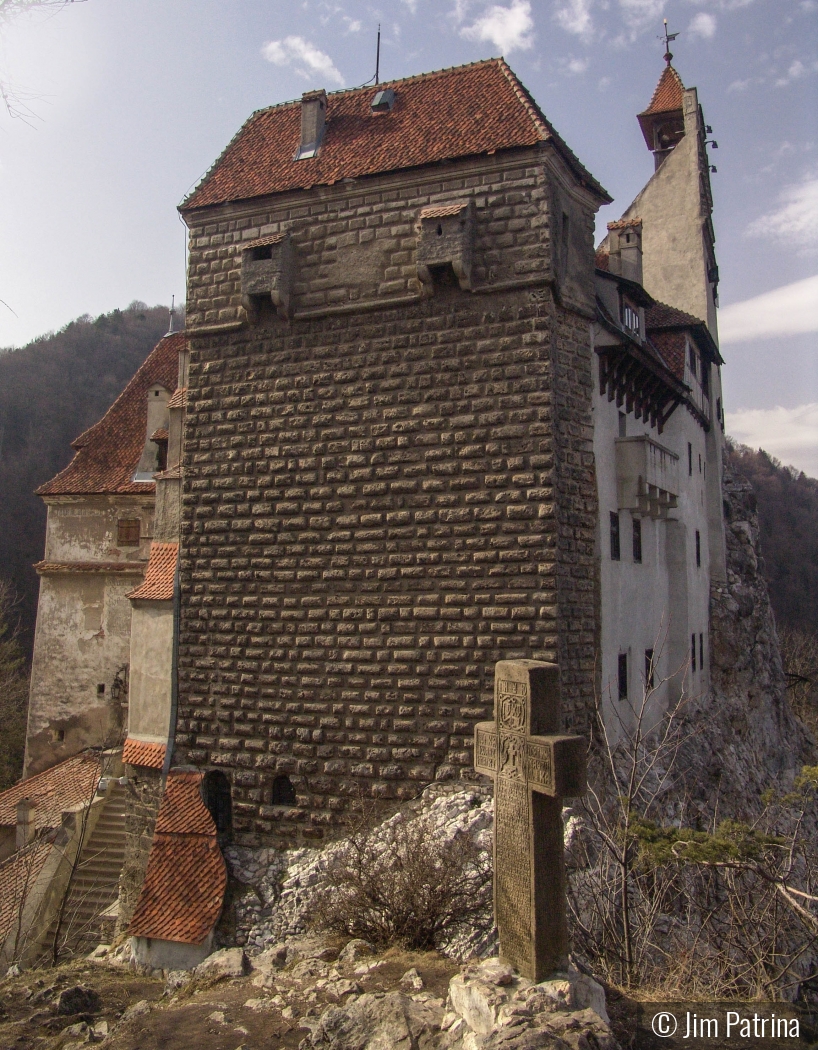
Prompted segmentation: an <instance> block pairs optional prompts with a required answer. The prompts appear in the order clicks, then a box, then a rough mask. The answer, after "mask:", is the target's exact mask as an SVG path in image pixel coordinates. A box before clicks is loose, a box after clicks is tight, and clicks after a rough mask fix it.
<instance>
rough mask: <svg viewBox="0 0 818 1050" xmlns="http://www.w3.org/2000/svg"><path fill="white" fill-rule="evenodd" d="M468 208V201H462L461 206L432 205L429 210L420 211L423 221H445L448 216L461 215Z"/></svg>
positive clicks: (422, 209)
mask: <svg viewBox="0 0 818 1050" xmlns="http://www.w3.org/2000/svg"><path fill="white" fill-rule="evenodd" d="M467 207H468V203H467V202H466V201H461V202H460V203H459V204H432V205H431V206H430V207H428V208H421V209H420V217H421V219H443V218H445V217H446V216H447V215H459V214H460V212H461V211H464V210H465V209H466V208H467Z"/></svg>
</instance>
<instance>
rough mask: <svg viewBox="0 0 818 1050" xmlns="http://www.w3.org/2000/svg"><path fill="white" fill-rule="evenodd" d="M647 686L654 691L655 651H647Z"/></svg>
mask: <svg viewBox="0 0 818 1050" xmlns="http://www.w3.org/2000/svg"><path fill="white" fill-rule="evenodd" d="M645 685H646V686H647V687H648V689H653V650H652V649H646V650H645Z"/></svg>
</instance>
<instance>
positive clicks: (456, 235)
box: [416, 199, 474, 295]
mask: <svg viewBox="0 0 818 1050" xmlns="http://www.w3.org/2000/svg"><path fill="white" fill-rule="evenodd" d="M473 254H474V201H473V200H471V199H469V200H467V201H458V202H457V203H456V204H442V205H432V206H431V207H428V208H423V209H422V210H421V213H420V219H419V222H418V241H417V257H416V260H417V269H418V277H419V278H420V280H421V282H422V283H423V286H424V291H426V292H427V294H429V295H431V294H433V291H434V273H435V270H436V269H438V268H439V267H444V266H447V265H448V266H451V268H452V270H453V271H454V274H455V276H456V278H457V282H458V284H459V285H460V287H461V288H462V289H463V290H464V291H468V290H469V289H471V286H472V277H471V275H472V257H473Z"/></svg>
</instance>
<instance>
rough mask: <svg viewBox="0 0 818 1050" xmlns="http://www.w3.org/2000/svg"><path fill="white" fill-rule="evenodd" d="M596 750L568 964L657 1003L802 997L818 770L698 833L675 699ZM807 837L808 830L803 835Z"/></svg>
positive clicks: (816, 853) (645, 704)
mask: <svg viewBox="0 0 818 1050" xmlns="http://www.w3.org/2000/svg"><path fill="white" fill-rule="evenodd" d="M651 692H652V690H650V689H646V690H645V695H644V697H643V699H642V702H641V707H639V708H638V710H637V711H636V712H635V715H636V717H635V721H634V723H633V725H632V726H631V727H630V729H629V731H628V732H627V733H626V734H624V735H623V736H621V737H620V738H619V739H618V740H617V741H616V742H615V743H614V742H613V741H612V740H611V738H610V737H609V736H608V734H607V732H606V729H605V726H604V723H602V721H601V718H600V720H599V725H600V730H599V739H600V742H601V746H600V748H599V752H598V753H597V755H596V756H595V759H594V760H593V761H592V763H591V765H590V769H589V773H590V774H591V775H590V776H589V791H588V793H587V795H586V796H585V797H584V798H583V799H582V800H581V801H580V802H579V804H578V805H577V806H576V807H575V814H576V817H577V818H578V819H577V823H576V826H575V829H574V834H573V835H572V838H571V844H570V851H569V878H568V890H569V910H570V921H571V931H572V940H573V947H574V951H575V952H576V953H577V954H578V955H579V956H580V957H581V958H583V959H584V960H585V962H587V964H588V965H589V966H590V967H591V969H592V970H593V971H594V972H595V973H597V974H598V975H600V976H602V977H604V978H605V979H606V980H608V981H610V982H611V983H614V984H620V985H624V986H627V987H629V988H635V989H639V991H640V993H641V994H653V995H654V996H659V997H662V998H665V999H674V998H675V999H679V998H681V999H690V1000H695V999H700V998H702V999H714V998H722V999H746V998H765V999H771V1000H781V999H794V998H796V997H797V996H799V995H800V996H802V997H809V996H811V995H813V994H814V992H815V988H814V985H815V981H816V976H818V975H817V974H816V972H815V970H816V967H818V850H816V842H815V828H814V822H812V818H811V816H810V814H811V813H814V810H815V804H816V801H817V800H818V767H804V769H803V770H802V773H801V775H800V776H799V777H798V778H796V781H795V783H794V785H793V787H792V789H791V790H790V791H788V792H786V793H784V794H777V793H775V792H772V791H771V792H768V794H767V796H766V797H765V798H764V800H763V802H764V808H763V810H762V812H761V813H760V815H758V816H757V817H755V818H752V819H748V820H747V821H746V822H740V821H735V820H724V821H721V822H720V823H716V822H715V821H713V823H712V824H711V825H710V826H708V827H706V828H703V827H701V826H700V825H701V818H700V816H699V814H698V813H695V812H694V811H693V810H692V808H691V807H689V806H688V805H687V804H686V797H685V792H684V790H683V788H682V783H681V778H680V776H679V772H680V771H679V768H678V767H679V766H680V765H682V763H681V761H680V754H681V749H682V746H683V744H684V742H685V737H686V734H688V733H689V731H690V730H689V727H688V725H687V723H686V721H685V718H684V716H683V709H684V705H685V700H684V698H683V699H682V700H681V701H680V702H679V703H678V704H677V705H675V706H674V707H672V708H671V709H670V710H669V711H668V713H667V715H666V716H665V718H664V720H663V721H662V722H661V723H660V724H659V725H658V726H657V727H655V728H653V729H651V730H650V731H648V728H647V727H648V726H649V725H650V720H648V719H647V713H648V712H649V710H650V707H651ZM808 826H809V830H808Z"/></svg>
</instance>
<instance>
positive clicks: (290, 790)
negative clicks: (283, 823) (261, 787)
mask: <svg viewBox="0 0 818 1050" xmlns="http://www.w3.org/2000/svg"><path fill="white" fill-rule="evenodd" d="M272 804H273V805H274V806H294V805H295V788H294V787H293V784H292V781H291V780H290V778H289V777H285V776H280V777H276V778H275V780H274V781H273V797H272Z"/></svg>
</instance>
